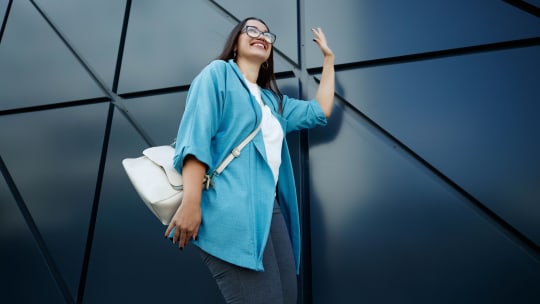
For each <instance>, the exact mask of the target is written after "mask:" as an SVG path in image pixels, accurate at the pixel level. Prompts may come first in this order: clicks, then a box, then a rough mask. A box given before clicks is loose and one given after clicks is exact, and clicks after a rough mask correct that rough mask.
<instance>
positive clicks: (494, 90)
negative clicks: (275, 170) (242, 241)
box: [0, 0, 540, 303]
mask: <svg viewBox="0 0 540 304" xmlns="http://www.w3.org/2000/svg"><path fill="white" fill-rule="evenodd" d="M248 16H257V17H261V18H262V19H264V20H265V21H266V22H267V23H268V25H269V27H270V28H271V29H272V31H273V32H275V33H276V34H277V35H278V39H277V41H276V44H275V47H276V53H275V56H276V57H275V62H276V72H278V74H277V75H278V84H279V85H280V88H281V89H282V91H283V92H284V93H286V94H287V95H289V96H293V97H300V98H304V99H310V98H313V97H314V96H315V92H316V88H317V81H318V77H319V73H320V64H321V55H320V51H319V50H318V48H317V47H316V46H315V45H314V44H313V42H311V33H310V28H311V27H314V26H321V27H322V28H323V29H324V30H325V32H326V34H327V36H328V39H329V42H330V45H331V47H332V49H333V50H334V52H335V53H336V87H337V88H336V99H335V100H336V105H335V108H334V112H333V115H332V117H331V118H330V119H329V124H328V126H326V127H324V128H316V129H313V130H309V131H302V132H298V133H294V134H290V135H289V136H288V140H289V146H290V147H291V153H292V158H293V162H294V166H295V168H294V169H295V173H296V181H297V188H298V194H299V198H300V204H301V217H302V232H303V245H304V246H303V265H302V270H301V274H300V276H299V281H300V285H299V286H300V289H301V290H300V298H299V303H538V302H540V290H539V289H538V285H539V283H540V247H539V245H540V190H539V189H540V137H539V136H538V131H539V130H540V120H538V117H539V116H540V82H539V78H538V75H539V74H538V71H540V3H539V2H538V1H532V0H531V1H500V0H481V1H467V0H459V1H447V2H441V1H426V0H414V1H405V2H403V1H402V2H399V1H386V0H384V1H356V0H336V1H322V0H309V1H304V0H298V1H288V0H278V1H248V0H234V1H219V0H212V1H210V0H208V1H206V0H205V1H176V0H160V1H131V0H122V1H107V0H99V1H67V0H34V1H30V0H0V22H2V23H1V28H0V29H1V31H0V171H1V173H2V175H1V176H0V245H1V248H2V249H1V250H0V302H2V303H4V302H5V303H155V302H187V303H221V302H222V300H221V296H220V294H219V291H218V289H217V287H216V285H215V283H214V280H213V279H212V278H211V277H210V274H209V273H208V271H207V269H206V268H205V266H204V265H203V263H202V262H201V261H200V257H199V256H198V253H197V252H196V251H195V250H193V248H191V247H188V248H187V249H186V250H184V251H183V252H181V251H179V250H178V249H176V248H175V247H174V246H172V245H171V244H170V243H169V242H168V241H166V240H164V239H163V237H162V235H163V232H164V227H163V226H162V225H161V224H159V222H158V221H156V220H155V219H154V218H153V216H152V215H151V213H150V212H149V211H148V210H147V209H146V207H145V206H144V205H143V204H142V202H141V201H140V200H139V198H138V196H137V194H136V193H135V191H134V189H133V187H132V186H131V185H130V183H129V181H128V179H127V176H126V175H125V173H124V171H123V169H122V166H121V160H122V159H123V158H126V157H133V156H136V155H139V154H140V152H141V151H142V149H144V148H145V147H147V146H149V145H155V144H168V143H170V142H171V141H172V140H173V138H174V136H175V135H176V131H177V127H178V123H179V121H180V119H181V116H182V113H183V111H184V106H185V98H186V94H187V90H188V88H189V84H190V82H191V80H192V79H193V77H194V76H195V75H196V74H197V73H198V72H199V71H200V69H201V68H203V67H204V66H205V65H206V64H207V63H208V62H209V61H210V60H212V59H213V58H215V57H216V56H217V55H218V53H219V52H220V50H221V47H222V45H223V43H224V40H225V39H226V37H227V35H228V34H229V32H230V30H231V29H232V27H233V26H234V25H235V24H236V23H237V22H238V21H239V20H241V19H243V18H245V17H248ZM179 295H180V296H179Z"/></svg>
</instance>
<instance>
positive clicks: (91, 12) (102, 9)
mask: <svg viewBox="0 0 540 304" xmlns="http://www.w3.org/2000/svg"><path fill="white" fill-rule="evenodd" d="M37 2H38V5H39V6H40V7H41V9H43V10H44V11H45V13H46V14H47V15H48V16H49V17H50V18H52V20H53V22H54V23H55V24H56V25H57V26H59V27H60V29H61V31H62V32H63V33H64V34H65V35H66V37H67V39H68V40H69V41H70V42H71V43H73V45H74V47H75V48H76V49H77V51H79V52H80V53H81V55H82V57H84V58H85V60H86V61H87V62H88V64H90V65H91V66H92V68H93V69H94V71H95V72H96V73H97V74H98V75H99V76H100V77H101V78H102V79H103V81H105V83H106V84H107V85H108V86H109V87H112V85H113V80H114V69H115V67H116V58H117V56H118V46H119V44H120V35H121V32H122V22H123V18H124V10H125V7H126V4H125V1H110V0H97V1H96V0H93V1H66V0H46V1H43V0H39V1H37Z"/></svg>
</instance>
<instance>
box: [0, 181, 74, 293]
mask: <svg viewBox="0 0 540 304" xmlns="http://www.w3.org/2000/svg"><path fill="white" fill-rule="evenodd" d="M0 244H2V250H0V269H2V271H0V282H2V288H1V290H2V296H1V299H2V302H3V303H62V302H64V299H63V297H62V295H61V294H60V292H59V289H58V288H57V286H56V284H55V282H54V281H53V279H52V276H51V274H50V273H49V270H48V267H47V265H46V264H45V260H44V258H43V256H42V255H41V253H40V251H39V248H38V247H37V243H36V240H35V239H34V238H33V237H32V234H31V233H30V230H29V229H28V227H27V226H26V223H25V221H24V218H23V217H22V215H21V213H20V211H19V208H18V207H17V204H16V203H15V200H14V199H13V196H12V195H11V193H10V191H9V188H8V186H7V184H6V183H5V180H4V179H3V178H2V175H0Z"/></svg>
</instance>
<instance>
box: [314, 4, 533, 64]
mask: <svg viewBox="0 0 540 304" xmlns="http://www.w3.org/2000/svg"><path fill="white" fill-rule="evenodd" d="M305 7H306V12H305V14H304V15H305V18H306V28H304V34H305V35H306V36H307V37H311V36H312V34H311V33H310V29H309V28H310V27H311V26H316V25H320V26H322V27H323V29H325V32H326V34H327V36H328V41H329V44H330V45H331V47H332V49H333V50H334V52H335V53H336V54H337V56H336V63H349V62H356V61H364V60H370V59H378V58H385V57H393V56H401V55H406V54H414V53H421V52H429V51H436V50H442V49H451V48H459V47H465V46H472V45H479V44H487V43H494V42H500V41H507V40H515V39H522V38H531V37H537V36H539V35H540V18H537V17H535V16H533V15H530V14H528V13H526V12H523V11H521V10H518V9H516V8H515V7H513V6H511V5H508V4H507V3H504V1H469V0H459V1H445V2H440V1H424V0H413V1H400V2H398V3H396V2H395V1H389V0H386V1H356V0H336V1H325V0H313V1H306V3H305ZM306 41H309V40H308V39H306ZM306 54H307V58H306V59H307V65H308V66H309V67H315V66H320V65H321V59H320V56H321V55H320V51H319V50H318V48H316V47H314V46H309V45H308V46H307V47H306Z"/></svg>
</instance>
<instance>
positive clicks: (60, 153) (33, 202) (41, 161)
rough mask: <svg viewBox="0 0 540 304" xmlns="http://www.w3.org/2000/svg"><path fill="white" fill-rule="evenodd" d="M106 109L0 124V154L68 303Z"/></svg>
mask: <svg viewBox="0 0 540 304" xmlns="http://www.w3.org/2000/svg"><path fill="white" fill-rule="evenodd" d="M107 108H108V103H104V104H97V105H89V106H81V107H72V108H64V109H57V110H49V111H41V112H39V113H29V114H17V115H6V116H2V119H0V142H1V143H2V145H1V146H0V154H1V155H2V157H3V159H4V161H5V162H6V164H7V166H8V168H9V169H10V170H11V174H12V176H13V179H14V181H15V182H16V183H17V186H18V188H19V191H20V192H21V194H22V196H23V198H24V200H25V202H26V204H27V206H28V209H29V211H30V213H31V214H32V217H33V218H34V221H35V222H36V225H37V227H38V229H39V231H40V233H41V235H42V236H43V239H44V240H45V242H46V245H47V247H48V248H49V250H50V252H51V255H52V258H53V259H54V261H55V262H56V263H57V265H58V268H59V270H60V272H61V274H62V276H63V277H64V280H65V281H66V283H67V285H68V287H69V289H70V290H71V292H72V296H74V297H75V295H76V292H77V289H78V287H79V279H80V275H81V266H82V261H83V256H84V250H85V245H86V238H87V231H88V225H89V221H90V213H91V207H92V203H93V200H94V192H95V187H96V181H97V173H98V168H99V160H100V154H101V148H102V145H103V134H104V128H105V123H106V118H107ZM13 130H16V132H14V131H13Z"/></svg>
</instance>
